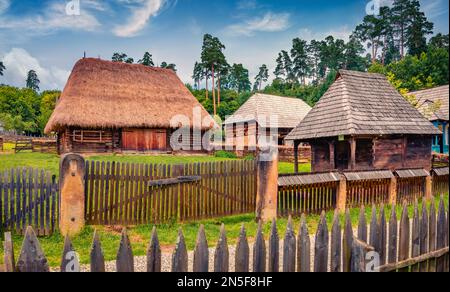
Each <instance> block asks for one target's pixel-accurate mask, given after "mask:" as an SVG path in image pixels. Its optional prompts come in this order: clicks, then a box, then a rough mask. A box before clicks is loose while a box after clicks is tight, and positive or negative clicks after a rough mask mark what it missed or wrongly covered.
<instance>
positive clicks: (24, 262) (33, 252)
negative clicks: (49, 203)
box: [16, 227, 50, 273]
mask: <svg viewBox="0 0 450 292" xmlns="http://www.w3.org/2000/svg"><path fill="white" fill-rule="evenodd" d="M16 271H17V272H21V273H45V272H49V271H50V268H49V266H48V261H47V259H46V258H45V255H44V253H43V251H42V248H41V245H40V243H39V240H38V239H37V237H36V233H35V232H34V230H33V228H31V227H28V228H27V230H26V232H25V238H24V241H23V244H22V250H21V252H20V256H19V259H18V261H17V266H16Z"/></svg>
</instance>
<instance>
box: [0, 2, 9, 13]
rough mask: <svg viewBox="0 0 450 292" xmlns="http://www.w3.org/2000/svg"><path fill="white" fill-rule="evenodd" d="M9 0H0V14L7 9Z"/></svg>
mask: <svg viewBox="0 0 450 292" xmlns="http://www.w3.org/2000/svg"><path fill="white" fill-rule="evenodd" d="M10 4H11V3H10V1H9V0H0V14H3V13H4V12H5V11H6V10H8V8H9V5H10Z"/></svg>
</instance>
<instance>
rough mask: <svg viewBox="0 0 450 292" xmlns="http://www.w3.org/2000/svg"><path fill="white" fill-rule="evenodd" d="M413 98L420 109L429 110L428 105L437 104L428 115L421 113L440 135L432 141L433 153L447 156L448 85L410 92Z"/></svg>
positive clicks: (425, 112)
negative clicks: (435, 109) (434, 109)
mask: <svg viewBox="0 0 450 292" xmlns="http://www.w3.org/2000/svg"><path fill="white" fill-rule="evenodd" d="M411 94H412V95H413V96H415V98H416V99H417V101H418V102H419V104H420V106H421V109H422V108H424V109H426V108H429V107H428V106H429V105H433V104H435V105H436V104H437V105H438V110H437V111H436V112H433V113H428V112H427V110H425V111H423V113H424V115H425V117H426V118H428V119H429V120H430V122H432V123H433V125H434V126H435V127H436V128H438V129H439V130H440V131H441V132H442V135H437V136H436V137H435V138H434V139H433V152H435V153H440V154H448V134H449V132H448V131H449V129H448V128H449V122H448V118H449V114H448V103H449V87H448V85H445V86H440V87H436V88H431V89H426V90H421V91H416V92H411Z"/></svg>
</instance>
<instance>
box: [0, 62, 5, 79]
mask: <svg viewBox="0 0 450 292" xmlns="http://www.w3.org/2000/svg"><path fill="white" fill-rule="evenodd" d="M5 70H6V67H5V65H3V62H0V76H3V71H5Z"/></svg>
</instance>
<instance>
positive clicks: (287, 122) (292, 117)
mask: <svg viewBox="0 0 450 292" xmlns="http://www.w3.org/2000/svg"><path fill="white" fill-rule="evenodd" d="M310 110H311V107H310V106H309V105H307V104H306V103H305V102H304V101H303V100H301V99H299V98H292V97H282V96H275V95H267V94H260V93H257V94H255V95H253V96H252V97H250V99H249V100H248V101H247V102H246V103H244V104H243V105H242V106H241V107H240V108H239V109H238V110H237V111H236V112H235V113H234V114H233V115H232V116H231V117H229V118H228V119H227V120H226V121H225V124H226V125H227V124H237V123H244V122H250V121H256V122H258V123H259V124H260V126H261V127H266V126H268V125H269V124H271V123H273V124H271V126H273V127H275V128H291V129H293V128H295V127H296V126H297V125H298V124H299V123H300V122H301V121H302V120H303V118H304V117H305V116H306V115H307V114H308V112H309V111H310ZM271 116H277V120H278V121H276V120H274V119H273V120H272V122H270V117H271Z"/></svg>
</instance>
